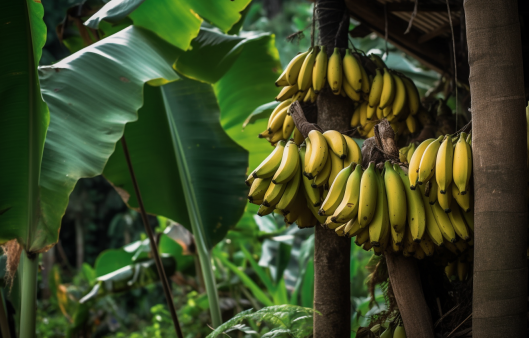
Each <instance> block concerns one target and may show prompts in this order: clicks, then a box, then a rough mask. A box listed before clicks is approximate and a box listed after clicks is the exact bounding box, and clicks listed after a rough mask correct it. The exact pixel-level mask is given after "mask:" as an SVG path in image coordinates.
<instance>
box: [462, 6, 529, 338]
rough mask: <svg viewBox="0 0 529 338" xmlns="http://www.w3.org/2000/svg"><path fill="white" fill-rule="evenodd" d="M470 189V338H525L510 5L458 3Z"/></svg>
mask: <svg viewBox="0 0 529 338" xmlns="http://www.w3.org/2000/svg"><path fill="white" fill-rule="evenodd" d="M464 7H465V15H466V29H467V41H468V54H469V56H468V60H469V64H470V92H471V95H472V116H473V118H472V120H473V123H472V129H473V130H472V146H473V163H474V190H475V194H474V195H475V209H474V215H475V240H474V243H475V247H474V252H475V255H474V298H473V313H472V319H473V322H472V330H473V336H474V337H480V338H486V337H526V336H527V265H526V264H527V258H526V254H527V252H526V250H527V199H526V194H527V153H526V149H527V145H526V140H527V135H526V122H525V120H526V117H525V114H524V107H525V96H524V83H523V65H522V46H521V36H520V24H519V22H518V8H517V1H516V0H487V1H476V0H466V1H465V3H464Z"/></svg>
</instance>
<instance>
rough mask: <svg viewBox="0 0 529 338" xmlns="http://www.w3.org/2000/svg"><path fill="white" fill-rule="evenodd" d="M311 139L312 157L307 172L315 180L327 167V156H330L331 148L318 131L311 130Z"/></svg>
mask: <svg viewBox="0 0 529 338" xmlns="http://www.w3.org/2000/svg"><path fill="white" fill-rule="evenodd" d="M309 139H310V143H311V155H310V160H309V164H308V166H307V167H306V168H305V171H306V173H307V175H309V178H314V177H315V176H317V175H318V173H319V172H320V171H322V169H323V167H324V166H325V163H326V161H327V156H329V148H328V146H327V141H326V140H325V137H323V135H322V133H320V132H319V131H317V130H311V131H310V132H309Z"/></svg>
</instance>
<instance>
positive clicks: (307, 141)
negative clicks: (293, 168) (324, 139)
mask: <svg viewBox="0 0 529 338" xmlns="http://www.w3.org/2000/svg"><path fill="white" fill-rule="evenodd" d="M305 145H306V151H305V156H304V158H305V161H304V165H303V175H305V176H307V167H308V166H309V161H310V157H311V156H312V143H311V142H310V138H308V137H307V138H306V139H305ZM300 149H301V148H300ZM307 177H308V176H307Z"/></svg>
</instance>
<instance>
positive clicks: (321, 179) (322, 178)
mask: <svg viewBox="0 0 529 338" xmlns="http://www.w3.org/2000/svg"><path fill="white" fill-rule="evenodd" d="M331 168H332V161H331V156H327V162H325V166H324V167H323V169H322V170H321V171H320V173H319V174H318V175H317V176H316V177H314V181H312V187H313V188H318V187H322V186H323V185H325V184H327V183H328V182H329V176H331Z"/></svg>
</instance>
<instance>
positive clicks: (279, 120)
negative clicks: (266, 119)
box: [265, 107, 288, 136]
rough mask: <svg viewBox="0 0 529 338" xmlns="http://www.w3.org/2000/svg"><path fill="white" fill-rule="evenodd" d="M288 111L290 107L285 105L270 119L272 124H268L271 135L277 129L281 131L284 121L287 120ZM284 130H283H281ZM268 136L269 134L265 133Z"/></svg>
mask: <svg viewBox="0 0 529 338" xmlns="http://www.w3.org/2000/svg"><path fill="white" fill-rule="evenodd" d="M287 113H288V107H285V108H283V109H281V110H280V111H279V112H278V113H277V114H275V115H274V118H273V119H272V120H271V121H270V124H269V125H268V133H269V135H272V134H273V133H275V132H276V131H279V130H281V129H282V128H283V123H284V122H285V118H286V117H287ZM281 132H282V130H281ZM265 136H267V135H265Z"/></svg>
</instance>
